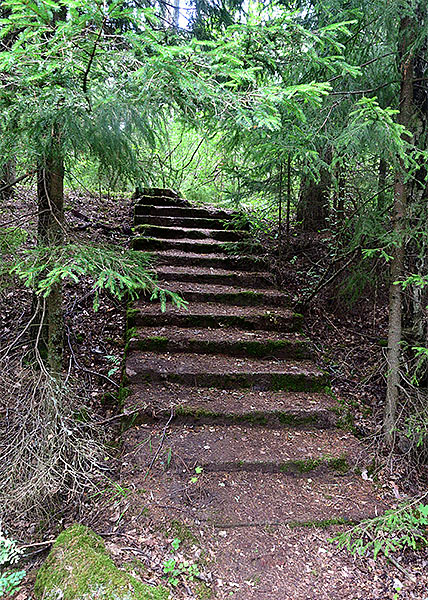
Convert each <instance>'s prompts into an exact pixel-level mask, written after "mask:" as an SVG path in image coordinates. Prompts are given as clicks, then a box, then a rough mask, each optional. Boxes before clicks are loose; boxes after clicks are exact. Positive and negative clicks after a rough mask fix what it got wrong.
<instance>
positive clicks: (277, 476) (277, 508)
mask: <svg viewBox="0 0 428 600" xmlns="http://www.w3.org/2000/svg"><path fill="white" fill-rule="evenodd" d="M142 434H143V435H144V432H142ZM141 439H142V440H143V439H144V438H143V437H141ZM155 450H156V446H155V445H154V446H153V451H155ZM168 452H169V448H168V447H167V446H166V447H165V448H164V450H163V452H162V453H160V460H163V461H164V464H166V463H167V460H168ZM136 459H138V448H136V449H135V452H131V453H128V455H127V456H126V460H125V464H124V465H123V468H122V478H121V479H122V485H123V486H124V487H127V488H130V489H137V490H140V489H141V487H142V486H141V475H142V473H141V471H142V467H141V466H140V465H138V467H136V465H135V462H134V461H135V460H136ZM197 464H198V463H197ZM194 475H195V472H194V471H192V472H188V471H186V472H185V473H182V474H181V476H180V475H179V474H178V473H176V474H174V477H171V474H170V473H168V472H167V473H166V474H164V475H162V473H161V471H160V470H159V469H158V470H157V472H156V485H153V484H152V483H151V490H152V491H151V500H150V502H151V503H153V505H154V506H156V505H157V504H159V505H161V506H165V505H166V511H167V512H166V514H167V516H168V517H169V518H170V519H171V517H172V515H174V516H175V515H178V516H180V517H181V518H182V515H183V512H182V511H185V514H186V515H188V516H189V519H191V518H192V516H193V519H194V523H195V524H196V525H198V528H200V525H201V523H207V524H210V525H211V526H214V527H216V528H220V529H223V530H224V529H226V530H227V531H226V532H225V533H223V538H222V545H225V544H226V543H227V540H228V535H229V531H230V534H233V528H235V527H236V528H239V529H240V530H242V529H243V528H246V527H251V528H252V529H251V531H254V530H255V529H256V528H257V527H258V528H260V530H264V531H266V529H265V528H266V527H267V526H280V525H292V526H298V525H303V526H309V525H311V524H315V525H316V524H320V525H324V526H326V525H328V523H332V522H334V521H345V522H353V521H360V520H361V519H367V518H370V517H375V516H377V515H378V514H379V513H381V512H383V511H384V510H385V508H386V507H385V505H384V503H383V502H381V501H380V500H379V498H378V497H377V496H376V494H375V493H374V491H373V488H372V486H371V485H370V484H369V483H368V482H366V481H364V480H363V479H362V478H361V477H358V476H356V475H354V474H352V475H339V474H337V473H335V472H334V471H332V470H331V471H327V472H325V473H320V474H319V475H318V476H316V477H314V476H313V474H312V473H310V472H309V473H307V474H306V475H302V476H300V477H296V476H294V475H293V474H287V473H254V472H247V471H235V472H231V473H229V472H207V473H202V474H201V475H200V476H199V477H197V481H196V482H195V483H192V482H191V481H190V479H191V477H192V476H194ZM144 487H147V484H146V486H144ZM129 502H130V503H131V504H132V505H133V504H134V503H133V500H132V499H131V498H129ZM138 513H141V493H139V494H138V493H136V495H135V514H138ZM127 515H128V517H129V516H131V515H132V509H131V510H130V511H128V513H127ZM284 530H285V531H284ZM287 531H289V529H288V528H283V530H282V531H281V533H282V534H283V535H284V534H285V535H286V534H287ZM298 534H299V536H301V535H303V531H302V530H299V532H298ZM317 534H318V535H321V530H318V531H317ZM245 535H246V536H248V535H249V532H248V530H247V531H245ZM251 535H253V534H251ZM269 535H270V537H271V538H272V532H269ZM248 542H249V540H248V539H247V543H248ZM327 546H328V545H327ZM316 547H317V546H316ZM300 560H302V558H301V557H300ZM300 567H301V568H303V565H302V562H301V563H300ZM253 597H254V596H253ZM264 597H265V596H263V595H261V596H259V598H260V599H261V598H264ZM269 597H271V596H269ZM275 597H276V598H278V596H272V598H275ZM329 597H330V596H329ZM351 597H352V598H355V596H349V598H351ZM246 598H249V597H248V596H247V597H246ZM281 598H282V596H281ZM306 598H312V596H305V599H306ZM290 600H291V599H290ZM302 600H303V599H302Z"/></svg>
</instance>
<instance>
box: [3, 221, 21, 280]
mask: <svg viewBox="0 0 428 600" xmlns="http://www.w3.org/2000/svg"><path fill="white" fill-rule="evenodd" d="M26 239H27V232H26V231H25V230H24V229H21V228H20V227H10V228H5V229H3V230H1V231H0V289H1V288H2V287H6V286H7V285H8V284H9V283H10V277H9V269H10V261H11V259H12V257H13V256H15V254H16V252H18V250H19V248H20V247H21V246H22V244H23V243H24V242H25V240H26Z"/></svg>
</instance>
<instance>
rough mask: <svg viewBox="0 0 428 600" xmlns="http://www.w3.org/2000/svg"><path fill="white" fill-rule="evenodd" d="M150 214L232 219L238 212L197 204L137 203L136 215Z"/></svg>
mask: <svg viewBox="0 0 428 600" xmlns="http://www.w3.org/2000/svg"><path fill="white" fill-rule="evenodd" d="M142 215H150V216H153V217H193V218H200V219H223V220H231V219H232V218H233V216H234V215H237V213H231V212H227V211H225V210H220V209H210V208H200V207H197V206H193V205H191V206H154V205H150V204H136V205H135V216H142Z"/></svg>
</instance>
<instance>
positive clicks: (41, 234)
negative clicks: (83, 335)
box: [37, 135, 64, 376]
mask: <svg viewBox="0 0 428 600" xmlns="http://www.w3.org/2000/svg"><path fill="white" fill-rule="evenodd" d="M59 149H60V148H59V140H58V135H57V139H56V143H55V144H54V146H53V150H54V151H55V150H56V151H57V152H56V154H57V155H56V156H53V157H52V158H49V159H48V160H47V162H46V165H45V166H43V167H41V168H40V169H39V170H38V178H37V199H38V244H39V245H40V246H46V247H49V248H52V246H59V245H61V244H62V243H63V238H64V234H63V224H64V165H63V161H62V158H61V157H60V153H59ZM53 154H55V152H53ZM43 308H44V310H43V313H44V321H43V322H42V323H41V324H40V334H39V336H38V339H39V348H38V349H39V352H40V354H41V356H42V357H46V362H47V365H48V367H49V369H50V371H51V373H52V374H53V375H56V376H58V375H59V374H60V373H61V369H62V360H63V351H64V321H63V308H62V284H60V283H58V284H55V285H54V286H53V287H52V289H51V292H50V294H49V296H48V297H47V298H46V301H45V305H44V307H43Z"/></svg>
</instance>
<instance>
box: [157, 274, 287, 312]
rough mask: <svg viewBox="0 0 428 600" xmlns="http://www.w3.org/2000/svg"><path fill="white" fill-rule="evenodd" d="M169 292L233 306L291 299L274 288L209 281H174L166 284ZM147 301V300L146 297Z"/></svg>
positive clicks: (272, 303) (279, 304)
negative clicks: (211, 282) (218, 283)
mask: <svg viewBox="0 0 428 600" xmlns="http://www.w3.org/2000/svg"><path fill="white" fill-rule="evenodd" d="M166 287H167V288H168V290H170V291H171V292H176V293H177V294H179V295H180V296H181V297H182V298H184V299H185V300H187V301H188V302H192V303H199V302H204V303H205V302H211V303H215V304H229V305H235V306H266V307H282V308H284V307H287V306H289V305H290V303H291V301H290V298H289V296H288V295H287V294H284V293H283V292H280V291H278V290H276V289H274V288H269V289H261V288H259V289H248V287H237V286H228V285H216V284H209V283H190V282H185V283H183V282H179V281H177V282H175V283H168V285H167V286H166ZM147 301H149V300H148V299H147Z"/></svg>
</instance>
